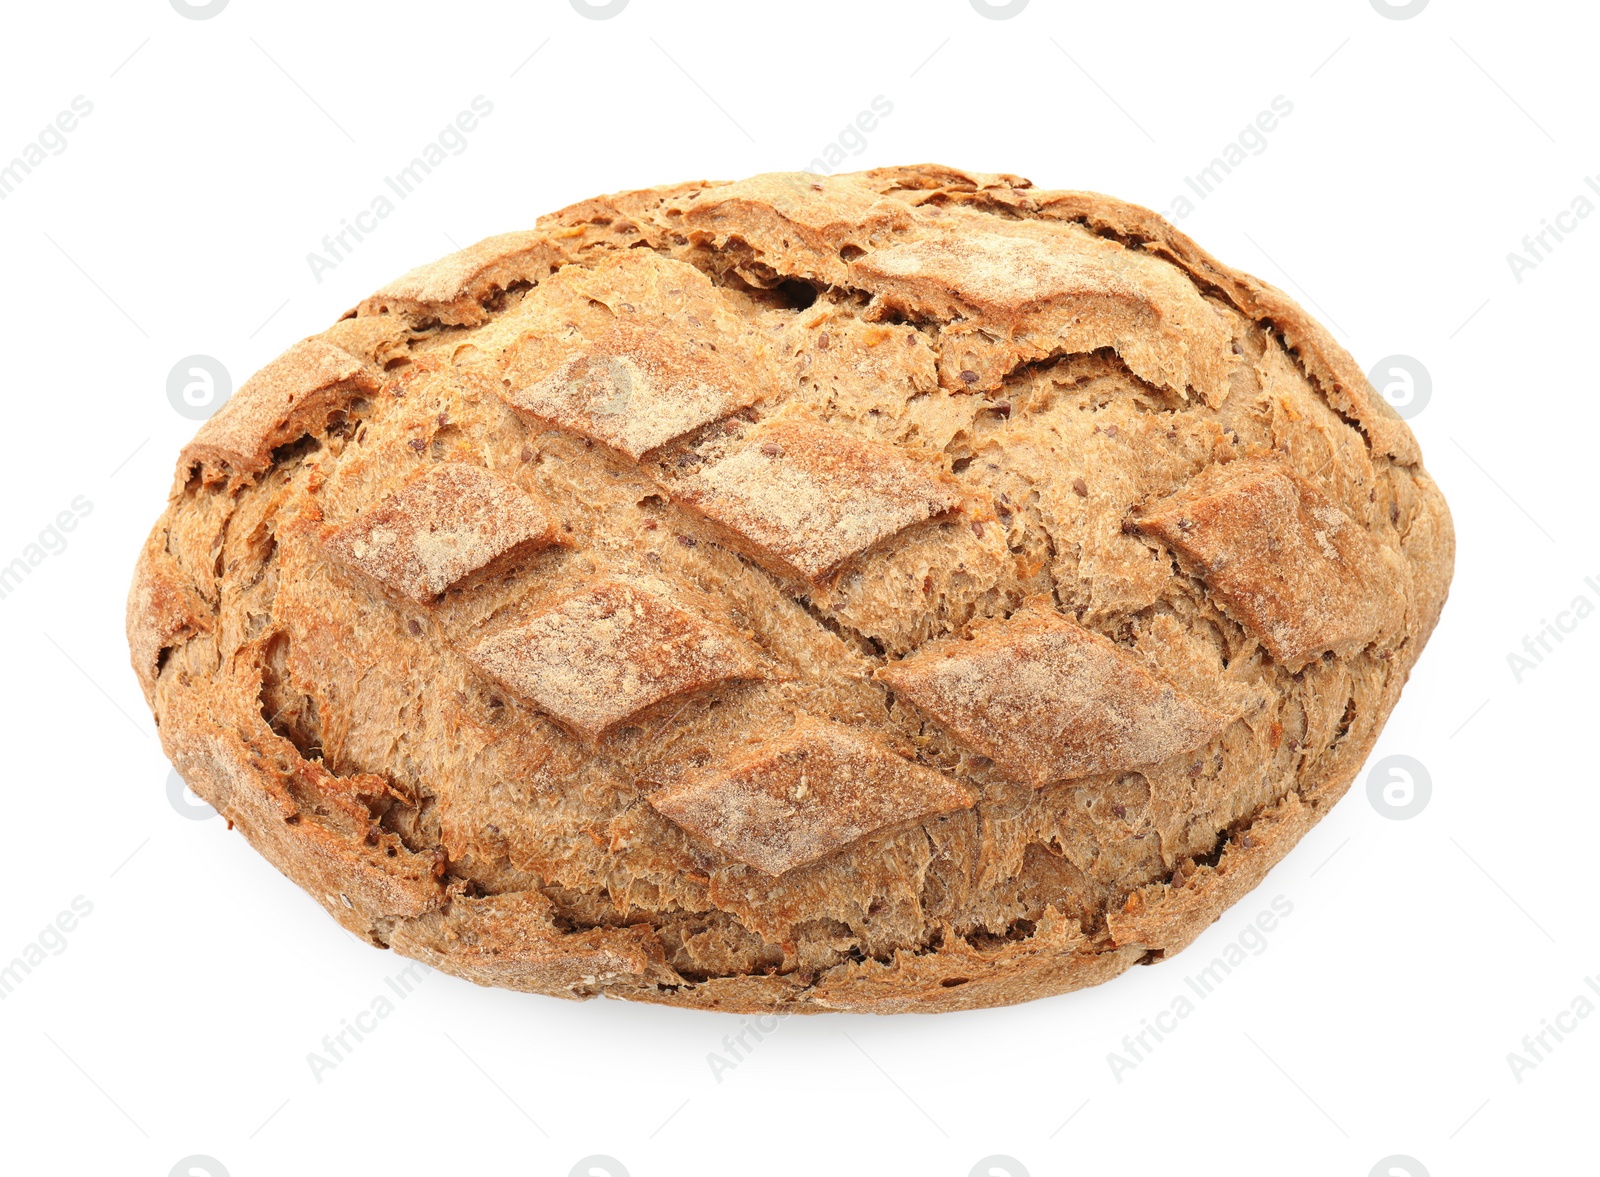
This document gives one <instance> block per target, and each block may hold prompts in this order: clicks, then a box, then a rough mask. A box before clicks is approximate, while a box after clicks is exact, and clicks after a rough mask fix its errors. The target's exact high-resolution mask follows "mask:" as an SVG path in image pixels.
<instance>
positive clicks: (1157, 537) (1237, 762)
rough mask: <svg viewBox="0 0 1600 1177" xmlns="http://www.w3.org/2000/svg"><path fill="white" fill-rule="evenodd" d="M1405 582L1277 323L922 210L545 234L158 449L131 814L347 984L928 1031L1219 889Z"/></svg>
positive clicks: (1333, 733) (780, 184)
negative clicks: (436, 979) (161, 791)
mask: <svg viewBox="0 0 1600 1177" xmlns="http://www.w3.org/2000/svg"><path fill="white" fill-rule="evenodd" d="M1452 561H1453V534H1452V530H1451V524H1450V516H1449V514H1448V512H1447V510H1446V507H1445V503H1444V499H1443V498H1442V497H1441V495H1440V493H1439V490H1438V489H1437V487H1436V486H1435V485H1434V483H1433V481H1432V480H1431V479H1430V478H1429V477H1428V475H1427V473H1426V472H1425V471H1424V469H1423V466H1422V459H1421V456H1420V454H1419V452H1418V449H1417V444H1416V441H1415V440H1414V439H1413V437H1412V435H1411V433H1410V431H1409V430H1408V429H1407V427H1406V425H1405V424H1404V423H1403V422H1402V421H1401V420H1400V419H1399V418H1398V417H1397V416H1396V415H1395V414H1394V412H1393V411H1392V410H1391V409H1390V408H1389V407H1388V406H1387V405H1386V404H1385V403H1384V401H1383V400H1382V399H1380V398H1379V397H1377V396H1376V395H1375V393H1374V392H1373V391H1372V389H1371V387H1370V386H1369V385H1368V383H1367V380H1366V378H1365V377H1364V376H1363V374H1362V372H1361V370H1360V369H1359V368H1358V367H1357V365H1356V364H1355V363H1354V362H1353V361H1352V360H1351V358H1350V356H1349V355H1347V354H1346V353H1345V352H1344V350H1342V349H1341V348H1340V347H1339V346H1338V345H1337V344H1336V343H1335V342H1334V341H1333V340H1332V339H1331V338H1330V336H1329V335H1328V333H1327V332H1326V331H1324V330H1323V328H1322V327H1321V326H1319V325H1318V324H1317V323H1316V322H1315V321H1314V320H1313V319H1312V318H1310V317H1309V316H1308V315H1307V314H1306V313H1305V312H1304V311H1302V310H1301V309H1300V308H1299V307H1298V306H1297V305H1295V303H1293V302H1292V301H1291V300H1290V299H1288V298H1287V297H1286V296H1285V295H1283V294H1282V293H1281V292H1280V291H1278V290H1275V289H1273V288H1272V287H1270V286H1268V285H1266V284H1265V283H1262V282H1260V281H1258V280H1256V279H1254V278H1251V277H1249V276H1247V275H1245V274H1242V273H1239V272H1238V271H1236V270H1232V269H1230V268H1228V267H1227V266H1225V265H1223V264H1221V263H1220V262H1218V261H1216V260H1214V259H1213V258H1212V257H1211V256H1210V255H1208V254H1207V253H1205V252H1204V251H1203V250H1202V249H1200V248H1199V247H1198V246H1197V245H1196V244H1195V243H1194V242H1192V241H1191V240H1189V238H1187V237H1186V236H1184V235H1183V234H1182V233H1180V232H1178V231H1177V230H1176V229H1174V228H1173V227H1172V226H1171V225H1169V224H1168V223H1167V222H1165V221H1164V220H1162V219H1161V218H1160V217H1159V216H1157V215H1155V214H1154V213H1151V212H1149V211H1147V210H1145V209H1143V208H1138V207H1135V206H1132V205H1128V204H1124V203H1122V202H1120V201H1116V200H1112V199H1109V198H1107V197H1104V196H1097V195H1091V194H1088V193H1080V192H1042V191H1036V190H1034V189H1033V188H1032V187H1031V186H1030V184H1029V183H1028V181H1026V180H1023V179H1021V178H1020V177H1017V176H1010V175H983V174H977V173H972V172H965V171H960V170H957V169H953V168H948V167H940V166H933V165H925V166H915V167H899V168H882V169H878V170H874V171H870V172H864V173H859V174H855V175H843V176H833V177H826V178H824V177H821V176H815V175H811V174H807V173H797V174H777V175H765V176H757V177H755V178H753V179H749V180H743V181H740V182H737V183H717V184H712V183H688V184H679V185H675V186H670V187H662V188H652V189H645V190H642V191H634V192H626V193H622V194H619V195H615V196H608V197H600V198H597V199H594V200H589V201H585V202H583V203H581V204H577V205H573V206H572V207H570V208H568V209H565V210H564V211H562V212H559V213H555V214H553V215H550V216H547V217H545V218H543V219H542V220H540V221H539V222H538V227H537V228H534V229H532V230H527V231H521V232H514V233H507V234H505V235H503V236H499V237H492V238H490V239H488V240H486V241H483V242H481V243H479V244H478V245H475V246H473V247H471V248H469V249H465V250H462V251H461V252H459V253H457V254H454V255H452V256H450V257H447V258H445V259H443V260H442V261H438V262H435V263H433V264H431V265H427V266H423V267H421V268H420V269H417V270H413V271H412V272H411V273H409V274H406V275H405V276H404V277H402V278H400V279H398V280H397V281H395V282H393V283H392V284H390V285H389V286H387V287H385V288H384V289H383V290H380V291H379V292H378V293H377V294H375V295H373V296H372V297H371V298H369V299H368V300H366V301H365V302H363V303H362V304H361V305H360V306H359V307H357V308H356V309H355V310H353V311H351V312H349V313H348V314H347V315H345V317H344V318H343V319H341V320H340V321H339V322H337V323H335V324H334V325H333V326H332V327H331V328H329V329H328V330H327V331H325V332H323V333H322V334H321V335H318V336H314V337H312V338H310V339H307V340H304V341H302V342H300V343H297V344H295V345H294V346H293V347H291V348H290V349H289V350H288V351H287V352H285V353H284V354H283V355H282V356H281V357H280V358H278V359H277V360H274V361H273V362H272V363H270V364H269V365H267V367H266V368H264V369H263V370H262V371H260V372H259V373H257V374H256V375H255V376H254V377H253V378H251V379H250V380H249V381H248V382H246V383H245V384H244V385H243V386H242V387H241V388H240V389H239V391H238V392H237V394H236V395H234V396H233V398H232V399H231V400H229V401H228V402H227V403H226V404H225V405H224V407H223V408H222V409H221V410H220V411H219V412H218V413H217V414H216V415H215V416H213V417H212V418H211V419H210V420H208V421H206V422H205V423H204V424H203V425H202V427H201V428H200V430H199V432H198V433H197V434H196V435H195V438H194V440H193V442H192V443H190V445H189V446H188V447H187V448H186V449H185V450H184V451H183V453H182V455H181V457H180V459H179V462H178V471H177V477H176V480H175V484H174V487H173V490H172V494H171V499H170V502H169V504H168V507H167V510H166V513H165V514H164V515H163V516H162V517H161V519H160V521H159V522H158V523H157V524H156V527H155V530H154V531H153V532H152V533H151V535H150V538H149V541H148V543H147V544H146V546H145V548H144V550H143V554H142V556H141V558H140V560H139V563H138V569H137V572H136V574H135V578H134V583H133V589H132V593H131V596H130V599H129V605H128V640H129V644H130V646H131V649H132V656H133V665H134V669H135V671H136V672H137V674H138V677H139V681H140V682H141V684H142V685H143V688H144V692H145V695H146V697H147V698H148V700H149V703H150V706H151V707H152V709H153V711H154V713H155V716H156V720H157V722H158V724H159V727H160V732H161V740H162V744H163V747H164V748H165V749H166V751H167V753H168V755H169V756H170V757H171V758H172V761H173V763H174V764H175V765H176V766H177V768H178V770H179V772H181V773H182V775H183V777H184V779H185V780H186V781H188V783H189V784H190V785H191V786H192V787H193V789H194V790H195V791H196V792H197V793H199V794H200V795H201V796H202V797H204V798H205V799H206V800H207V801H209V802H210V803H211V804H212V805H214V806H216V808H217V809H218V810H219V811H220V812H221V813H222V814H223V815H224V816H225V817H226V818H227V819H228V821H229V822H230V823H231V824H232V825H233V826H235V827H237V828H238V829H239V830H240V831H241V832H242V833H243V834H244V836H245V837H246V838H247V839H248V840H249V841H250V842H251V844H252V845H254V846H255V847H256V849H257V850H259V851H260V852H261V853H262V854H264V855H266V856H267V858H268V859H270V860H271V861H272V862H273V863H274V864H275V865H276V866H277V867H278V868H279V869H280V870H282V871H283V872H284V874H286V875H288V876H289V877H290V878H291V879H293V880H294V881H295V882H296V883H298V884H299V885H300V886H302V887H303V888H305V890H306V891H308V892H309V893H310V894H311V895H312V896H313V897H314V898H315V899H316V900H317V901H318V902H319V903H321V904H322V905H323V907H325V908H326V909H327V910H328V912H329V913H331V914H332V915H333V917H334V918H335V919H337V920H338V921H339V922H340V923H341V924H342V925H343V926H344V927H346V928H348V929H350V930H351V931H353V932H356V933H358V934H359V935H361V936H363V937H365V938H367V939H369V940H370V941H371V942H372V943H374V944H376V945H379V946H386V947H390V948H393V949H394V950H395V951H397V952H400V953H404V954H406V955H408V956H413V957H416V958H419V959H421V960H423V961H426V962H427V963H429V964H430V965H433V966H434V967H437V968H440V969H444V970H445V971H447V972H450V973H454V974H456V975H459V976H462V977H466V978H469V979H471V980H473V981H476V982H479V983H482V984H486V985H502V986H507V987H510V988H514V989H522V990H530V991H534V992H539V993H548V994H555V995H558V996H563V997H591V996H595V995H597V994H605V995H608V996H612V997H625V998H632V999H638V1000H646V1001H655V1002H665V1003H670V1004H674V1005H684V1006H697V1007H702V1008H712V1009H722V1010H735V1011H774V1010H793V1011H818V1010H857V1011H872V1012H899V1011H939V1010H952V1009H963V1008H973V1007H979V1006H992V1005H1000V1004H1005V1003H1011V1002H1019V1001H1026V1000H1029V999H1031V998H1035V997H1040V996H1043V995H1046V994H1053V993H1060V992H1062V991H1065V990H1069V989H1074V988H1078V987H1081V986H1084V985H1090V984H1094V983H1097V982H1100V981H1103V980H1106V979H1107V978H1110V977H1113V976H1115V975H1116V974H1118V973H1120V972H1121V971H1122V970H1124V969H1126V968H1127V967H1128V966H1130V965H1132V964H1147V963H1152V962H1155V961H1159V960H1162V959H1163V958H1164V957H1166V956H1168V955H1171V954H1173V953H1175V952H1177V951H1178V950H1180V949H1181V948H1183V947H1184V946H1185V945H1186V944H1188V943H1189V942H1190V941H1191V940H1192V939H1193V938H1194V937H1195V936H1196V935H1198V934H1199V933H1200V932H1201V931H1202V930H1203V929H1204V928H1205V927H1206V926H1207V925H1208V924H1209V923H1211V922H1212V921H1213V920H1215V919H1216V918H1217V917H1218V915H1219V914H1220V913H1221V912H1222V911H1223V910H1225V909H1226V908H1227V907H1228V906H1229V905H1230V904H1232V903H1233V902H1235V901H1236V900H1237V899H1239V898H1240V896H1242V895H1244V894H1245V893H1246V892H1248V891H1249V890H1250V889H1251V888H1253V887H1255V886H1256V885H1257V883H1259V882H1260V881H1261V879H1262V877H1263V875H1264V874H1265V873H1266V872H1267V871H1268V870H1269V869H1270V868H1271V867H1272V866H1273V865H1274V864H1275V863H1276V862H1278V860H1279V859H1281V858H1282V857H1283V856H1284V855H1285V854H1286V853H1287V852H1288V851H1289V849H1290V848H1291V847H1292V846H1293V845H1294V843H1295V842H1296V841H1297V840H1298V839H1299V838H1300V837H1301V835H1303V834H1304V833H1305V832H1306V830H1307V829H1309V828H1310V826H1311V825H1312V823H1313V822H1315V821H1316V820H1317V819H1318V818H1319V817H1321V816H1322V815H1323V814H1324V813H1325V812H1326V811H1327V810H1328V808H1329V806H1331V805H1332V804H1333V803H1334V802H1335V801H1336V800H1337V799H1338V798H1339V797H1340V795H1341V794H1343V793H1344V791H1345V789H1346V787H1347V786H1348V785H1349V783H1350V781H1351V779H1352V777H1353V776H1354V775H1355V773H1356V772H1357V770H1358V768H1359V767H1360V766H1361V763H1362V761H1363V760H1364V758H1365V757H1366V756H1367V754H1368V752H1369V750H1370V749H1371V748H1372V744H1373V740H1374V739H1375V738H1376V736H1377V734H1378V731H1379V729H1380V728H1381V727H1382V726H1383V723H1384V720H1385V719H1386V718H1387V716H1388V714H1389V712H1390V710H1391V709H1392V708H1393V707H1394V704H1395V701H1396V699H1397V698H1398V696H1399V692H1400V689H1401V685H1402V684H1403V683H1404V681H1405V679H1406V677H1407V675H1408V673H1409V671H1410V669H1411V666H1412V664H1413V663H1414V662H1415V660H1416V658H1417V656H1418V654H1419V653H1420V651H1421V649H1422V646H1423V644H1424V642H1425V641H1426V640H1427V638H1428V635H1429V633H1430V631H1431V630H1432V629H1433V626H1434V623H1435V621H1436V620H1437V618H1438V616H1439V611H1440V608H1441V607H1442V605H1443V603H1444V599H1445V593H1446V589H1447V586H1448V583H1449V579H1450V573H1451V567H1452Z"/></svg>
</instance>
